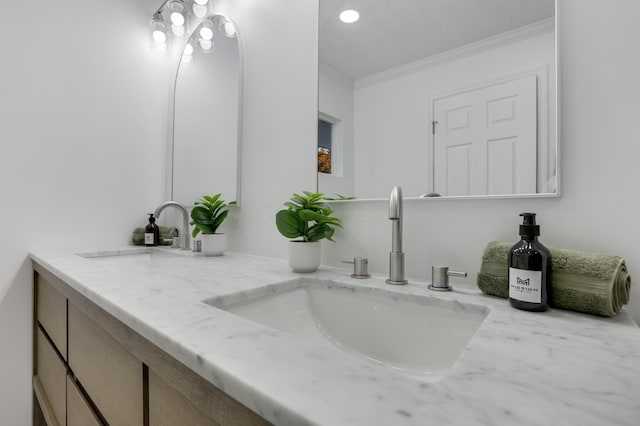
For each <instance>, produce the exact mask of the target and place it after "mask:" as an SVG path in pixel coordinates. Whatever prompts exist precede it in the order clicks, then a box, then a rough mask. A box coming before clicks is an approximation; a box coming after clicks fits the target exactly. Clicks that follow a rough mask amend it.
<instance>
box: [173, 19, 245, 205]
mask: <svg viewBox="0 0 640 426" xmlns="http://www.w3.org/2000/svg"><path fill="white" fill-rule="evenodd" d="M241 70H242V66H241V56H240V47H239V43H238V37H237V32H236V31H235V26H234V25H233V23H232V22H231V21H230V20H229V19H228V18H226V17H224V16H222V15H213V16H211V17H210V18H207V19H205V20H204V21H203V22H202V23H200V24H199V25H198V26H197V27H196V28H195V29H194V31H193V32H192V34H191V36H190V38H189V40H188V42H187V44H186V47H185V49H184V52H183V54H182V57H181V59H180V64H179V66H178V72H177V74H176V81H175V92H174V117H173V119H174V122H173V185H172V198H173V200H175V201H178V202H180V203H182V204H184V205H188V206H191V205H193V204H194V202H195V201H196V200H198V199H200V197H202V196H203V195H213V194H217V193H222V197H223V198H224V199H225V200H229V201H231V200H237V201H239V195H240V194H239V174H240V143H241V137H240V128H241V127H240V126H241V109H242V108H241V93H242V90H241V82H242V76H241Z"/></svg>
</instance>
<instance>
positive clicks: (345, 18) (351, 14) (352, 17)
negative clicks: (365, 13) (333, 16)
mask: <svg viewBox="0 0 640 426" xmlns="http://www.w3.org/2000/svg"><path fill="white" fill-rule="evenodd" d="M358 19H360V13H359V12H358V11H357V10H343V11H342V12H341V13H340V20H341V21H342V22H344V23H345V24H353V23H354V22H356V21H357V20H358Z"/></svg>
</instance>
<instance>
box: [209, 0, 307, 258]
mask: <svg viewBox="0 0 640 426" xmlns="http://www.w3.org/2000/svg"><path fill="white" fill-rule="evenodd" d="M214 4H215V3H214ZM218 4H219V5H220V8H221V9H222V8H223V5H224V11H225V12H226V13H228V14H229V16H230V17H231V18H232V19H234V20H235V22H236V23H237V25H238V28H239V31H240V32H241V35H242V38H241V42H242V43H243V51H244V70H245V71H244V72H245V77H244V93H245V96H244V115H243V123H244V124H243V141H242V172H241V182H242V183H241V194H242V195H241V196H242V200H241V201H242V205H241V207H240V208H239V209H234V211H232V212H231V214H229V218H228V219H227V220H226V222H225V223H224V225H223V226H222V228H223V230H224V231H225V232H229V242H228V244H229V249H230V250H232V251H239V252H244V253H250V254H257V255H265V256H272V257H281V258H284V257H286V252H287V244H286V241H287V240H286V239H285V238H283V237H282V236H281V235H280V234H279V233H278V230H277V229H276V227H275V212H276V211H277V210H279V209H280V208H282V203H283V202H285V201H287V200H288V199H289V197H290V196H291V194H292V193H293V192H299V191H303V190H309V191H315V188H316V170H317V163H316V149H317V145H316V141H317V119H318V80H317V78H318V75H317V72H318V71H317V70H318V0H305V1H300V0H269V1H264V0H244V1H237V0H226V1H222V2H220V3H218ZM293 17H295V19H293ZM278 23H282V25H278Z"/></svg>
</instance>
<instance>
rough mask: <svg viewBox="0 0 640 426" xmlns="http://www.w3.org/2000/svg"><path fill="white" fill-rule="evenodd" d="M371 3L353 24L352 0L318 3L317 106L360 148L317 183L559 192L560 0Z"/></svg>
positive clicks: (356, 189)
mask: <svg viewBox="0 0 640 426" xmlns="http://www.w3.org/2000/svg"><path fill="white" fill-rule="evenodd" d="M371 5H372V2H367V1H349V3H348V6H349V8H353V9H358V8H360V9H359V11H360V16H361V18H360V20H359V21H358V22H356V23H354V24H345V23H342V22H340V21H339V20H338V15H339V12H340V11H341V10H343V9H344V7H343V6H347V1H346V0H321V1H320V22H319V31H320V33H319V54H320V58H319V62H320V70H319V88H320V93H319V111H320V114H321V115H323V114H325V115H329V116H332V117H334V118H336V119H337V120H340V122H341V124H342V126H343V129H342V133H343V135H345V137H344V139H343V141H342V149H343V151H344V152H345V153H348V152H352V153H353V155H352V158H351V159H348V158H347V156H346V155H345V158H344V162H343V165H342V167H343V173H342V176H341V177H332V179H331V180H329V179H327V178H326V177H324V176H321V175H319V176H318V191H319V192H323V193H325V194H328V195H331V194H333V192H334V190H335V189H336V188H339V190H340V191H341V193H342V194H345V195H354V196H356V197H357V198H386V197H388V194H389V190H390V188H392V187H393V186H394V185H400V186H401V187H402V188H403V192H404V194H405V196H407V197H419V196H420V195H422V194H425V193H433V192H437V193H439V194H442V195H444V196H467V195H468V196H483V195H500V196H502V195H510V194H513V195H518V196H521V195H522V194H555V193H557V179H556V176H557V154H556V153H557V136H556V135H557V122H556V92H557V89H556V86H557V82H556V42H555V2H554V1H553V0H540V1H536V2H530V1H526V0H497V1H491V2H488V1H484V0H451V1H447V2H425V1H422V0H406V1H405V0H403V1H402V2H397V1H386V2H385V1H382V2H375V6H376V7H374V8H373V9H370V8H368V6H371ZM389 17H393V19H389ZM335 192H339V191H335Z"/></svg>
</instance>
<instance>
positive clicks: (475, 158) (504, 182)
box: [433, 75, 537, 195]
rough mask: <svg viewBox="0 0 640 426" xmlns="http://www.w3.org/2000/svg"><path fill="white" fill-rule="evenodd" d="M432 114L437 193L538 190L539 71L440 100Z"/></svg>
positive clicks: (494, 193)
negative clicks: (537, 77) (537, 78)
mask: <svg viewBox="0 0 640 426" xmlns="http://www.w3.org/2000/svg"><path fill="white" fill-rule="evenodd" d="M433 114H434V121H435V122H436V124H435V129H434V135H433V136H434V139H433V141H434V190H435V192H438V193H440V194H441V195H497V194H532V193H535V192H536V170H537V88H536V76H535V75H530V76H526V77H522V78H518V79H515V80H510V81H507V82H504V83H500V84H495V85H491V86H486V87H483V88H480V89H473V90H468V91H465V92H460V93H456V94H453V95H449V96H446V97H441V98H438V99H436V100H434V103H433Z"/></svg>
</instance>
